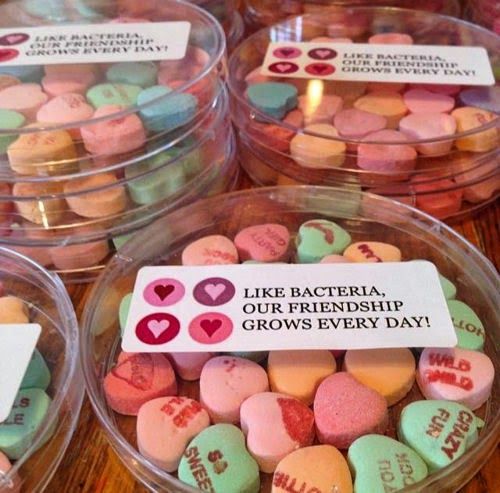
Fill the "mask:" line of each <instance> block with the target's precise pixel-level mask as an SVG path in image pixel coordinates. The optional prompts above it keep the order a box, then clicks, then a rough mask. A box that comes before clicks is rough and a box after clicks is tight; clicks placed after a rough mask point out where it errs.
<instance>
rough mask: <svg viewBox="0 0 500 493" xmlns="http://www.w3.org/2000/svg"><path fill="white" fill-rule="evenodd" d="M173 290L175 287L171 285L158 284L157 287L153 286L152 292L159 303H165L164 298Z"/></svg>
mask: <svg viewBox="0 0 500 493" xmlns="http://www.w3.org/2000/svg"><path fill="white" fill-rule="evenodd" d="M174 289H175V286H173V285H172V284H158V286H155V288H154V292H155V293H156V295H157V296H158V298H160V300H161V301H165V298H166V297H167V296H168V295H169V294H171V293H172V292H173V290H174Z"/></svg>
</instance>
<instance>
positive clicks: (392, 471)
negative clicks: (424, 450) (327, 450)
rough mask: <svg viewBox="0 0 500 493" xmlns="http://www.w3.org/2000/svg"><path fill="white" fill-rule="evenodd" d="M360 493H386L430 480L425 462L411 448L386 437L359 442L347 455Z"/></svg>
mask: <svg viewBox="0 0 500 493" xmlns="http://www.w3.org/2000/svg"><path fill="white" fill-rule="evenodd" d="M347 459H348V461H349V465H350V466H351V469H352V470H353V471H354V474H355V481H354V491H355V492H356V493H386V492H388V491H399V490H402V489H404V488H406V487H407V486H411V485H414V484H415V483H418V482H419V481H421V480H422V479H424V478H425V477H426V476H427V466H426V464H425V462H424V461H423V460H422V459H421V458H420V457H419V456H418V454H416V453H415V452H414V451H413V450H412V449H411V448H409V447H407V446H406V445H404V444H403V443H400V442H398V441H397V440H393V439H392V438H389V437H386V436H384V435H365V436H363V437H361V438H358V439H357V440H356V441H355V442H354V443H353V444H352V445H351V446H350V447H349V453H348V455H347Z"/></svg>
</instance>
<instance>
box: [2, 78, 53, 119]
mask: <svg viewBox="0 0 500 493" xmlns="http://www.w3.org/2000/svg"><path fill="white" fill-rule="evenodd" d="M48 99H49V98H48V96H47V94H45V93H44V92H43V91H42V88H41V86H40V85H39V84H33V83H26V84H16V85H13V86H9V87H6V88H4V89H2V90H1V91H0V108H2V109H4V110H12V111H17V112H18V113H21V114H22V115H24V117H25V118H26V119H27V120H34V119H35V117H36V113H37V111H38V110H39V109H40V107H41V106H42V105H43V104H45V103H46V102H47V100H48Z"/></svg>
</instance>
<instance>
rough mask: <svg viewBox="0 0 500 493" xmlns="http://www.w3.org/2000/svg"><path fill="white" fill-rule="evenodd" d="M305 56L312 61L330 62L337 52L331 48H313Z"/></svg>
mask: <svg viewBox="0 0 500 493" xmlns="http://www.w3.org/2000/svg"><path fill="white" fill-rule="evenodd" d="M307 54H308V55H309V56H310V57H311V58H313V59H314V60H332V59H333V58H335V57H336V56H337V52H336V51H335V50H332V49H331V48H314V49H313V50H309V52H308V53H307Z"/></svg>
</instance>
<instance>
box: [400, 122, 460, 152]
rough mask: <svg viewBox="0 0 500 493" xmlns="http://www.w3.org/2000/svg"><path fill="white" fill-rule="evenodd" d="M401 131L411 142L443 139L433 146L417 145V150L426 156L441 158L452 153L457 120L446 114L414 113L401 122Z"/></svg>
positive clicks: (432, 144)
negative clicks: (440, 156)
mask: <svg viewBox="0 0 500 493" xmlns="http://www.w3.org/2000/svg"><path fill="white" fill-rule="evenodd" d="M399 129H400V130H401V132H402V133H403V134H405V135H406V136H407V137H408V139H409V140H429V139H438V138H440V139H442V141H441V142H436V143H431V144H417V145H416V149H417V151H418V152H420V154H424V155H426V156H439V155H442V154H446V153H448V152H450V150H451V148H452V147H453V143H454V140H453V138H452V137H453V135H454V134H455V131H456V129H457V122H456V121H455V118H453V117H452V116H451V115H448V114H446V113H423V112H420V113H412V114H410V115H407V116H405V117H404V118H403V119H402V120H401V121H400V122H399Z"/></svg>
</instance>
